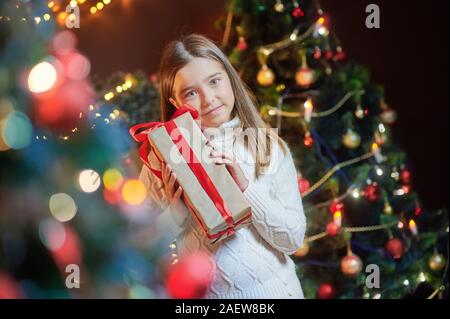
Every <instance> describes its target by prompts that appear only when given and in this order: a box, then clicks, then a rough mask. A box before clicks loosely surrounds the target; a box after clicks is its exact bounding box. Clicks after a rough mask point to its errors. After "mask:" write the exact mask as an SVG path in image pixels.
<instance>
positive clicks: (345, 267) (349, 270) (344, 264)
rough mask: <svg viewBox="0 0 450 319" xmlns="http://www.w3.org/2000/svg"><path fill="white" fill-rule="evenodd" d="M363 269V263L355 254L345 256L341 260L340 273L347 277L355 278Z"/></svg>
mask: <svg viewBox="0 0 450 319" xmlns="http://www.w3.org/2000/svg"><path fill="white" fill-rule="evenodd" d="M362 268H363V263H362V261H361V258H359V257H358V256H357V255H355V254H350V255H348V256H345V257H344V258H342V260H341V271H342V273H343V274H344V275H346V276H348V277H355V276H357V275H358V274H359V273H360V272H361V270H362Z"/></svg>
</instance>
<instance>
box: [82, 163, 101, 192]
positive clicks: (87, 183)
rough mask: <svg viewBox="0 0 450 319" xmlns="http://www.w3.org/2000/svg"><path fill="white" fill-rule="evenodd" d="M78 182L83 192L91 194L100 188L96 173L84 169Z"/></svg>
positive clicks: (98, 176) (99, 179)
mask: <svg viewBox="0 0 450 319" xmlns="http://www.w3.org/2000/svg"><path fill="white" fill-rule="evenodd" d="M78 182H79V184H80V187H81V189H82V190H83V192H86V193H93V192H95V191H96V190H97V189H98V188H99V187H100V183H101V178H100V175H99V174H98V173H97V172H96V171H94V170H92V169H86V170H84V171H82V172H81V173H80V175H79V177H78Z"/></svg>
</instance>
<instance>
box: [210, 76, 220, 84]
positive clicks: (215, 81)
mask: <svg viewBox="0 0 450 319" xmlns="http://www.w3.org/2000/svg"><path fill="white" fill-rule="evenodd" d="M219 82H220V78H215V79H212V80H211V82H210V83H211V84H212V85H216V84H218V83H219Z"/></svg>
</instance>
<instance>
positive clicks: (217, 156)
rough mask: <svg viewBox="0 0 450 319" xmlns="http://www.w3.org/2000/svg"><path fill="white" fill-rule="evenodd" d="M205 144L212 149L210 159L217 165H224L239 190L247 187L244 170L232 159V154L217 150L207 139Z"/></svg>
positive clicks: (242, 190)
mask: <svg viewBox="0 0 450 319" xmlns="http://www.w3.org/2000/svg"><path fill="white" fill-rule="evenodd" d="M206 145H208V146H210V147H211V148H212V151H211V153H210V155H209V157H210V158H211V159H212V161H213V162H214V163H216V164H218V165H225V167H226V168H227V170H228V172H230V174H231V177H233V179H234V181H235V182H236V184H237V185H238V187H239V189H240V190H241V192H244V191H245V190H246V189H247V187H248V184H249V181H248V179H247V178H246V177H245V175H244V172H243V171H242V169H241V167H240V166H239V164H238V163H237V162H236V161H235V160H234V158H233V156H232V155H230V154H227V153H225V152H222V151H219V150H218V149H217V147H215V145H213V144H212V143H211V142H210V141H209V140H208V141H207V142H206Z"/></svg>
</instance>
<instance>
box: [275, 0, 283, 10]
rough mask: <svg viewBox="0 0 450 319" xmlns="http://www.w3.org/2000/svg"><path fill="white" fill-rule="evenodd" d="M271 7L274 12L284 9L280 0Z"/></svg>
mask: <svg viewBox="0 0 450 319" xmlns="http://www.w3.org/2000/svg"><path fill="white" fill-rule="evenodd" d="M273 9H274V10H275V11H276V12H280V13H281V12H283V11H284V4H283V2H281V0H277V1H276V3H275V5H274V6H273Z"/></svg>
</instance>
